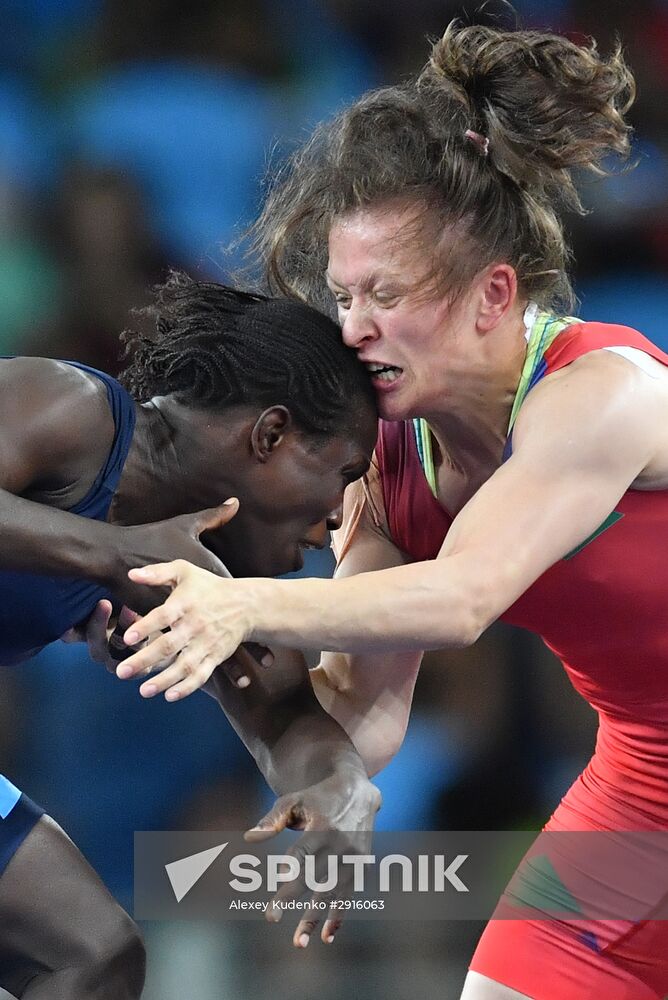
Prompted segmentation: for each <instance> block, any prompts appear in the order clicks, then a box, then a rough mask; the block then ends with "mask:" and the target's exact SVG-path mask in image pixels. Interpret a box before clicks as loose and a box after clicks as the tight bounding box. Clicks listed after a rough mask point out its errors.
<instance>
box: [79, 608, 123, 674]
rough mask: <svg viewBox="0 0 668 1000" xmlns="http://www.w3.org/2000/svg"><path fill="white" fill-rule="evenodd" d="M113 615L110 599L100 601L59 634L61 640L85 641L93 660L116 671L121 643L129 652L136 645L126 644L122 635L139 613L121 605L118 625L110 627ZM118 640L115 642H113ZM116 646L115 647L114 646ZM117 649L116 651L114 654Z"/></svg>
mask: <svg viewBox="0 0 668 1000" xmlns="http://www.w3.org/2000/svg"><path fill="white" fill-rule="evenodd" d="M111 615H112V604H111V601H99V602H98V604H97V606H96V607H95V609H94V611H92V612H91V614H90V616H89V617H88V618H87V619H86V620H85V621H83V622H81V623H80V624H79V625H76V626H75V627H74V628H70V629H68V630H67V632H65V633H64V635H62V636H61V637H60V638H61V640H62V642H85V643H86V644H87V645H88V655H89V656H90V658H91V660H93V662H94V663H101V664H102V666H104V667H105V668H106V669H107V670H108V671H109V672H110V673H112V674H114V673H116V667H117V666H118V661H119V659H120V658H121V657H119V655H118V652H119V651H120V646H121V645H122V646H123V647H124V649H125V651H126V652H127V654H128V655H131V654H132V652H133V650H134V647H130V646H125V643H123V640H122V638H121V636H122V635H123V633H124V632H126V631H127V629H128V628H129V627H130V626H131V625H132V624H133V623H134V622H135V621H136V620H137V618H138V617H139V615H138V614H137V613H136V612H135V611H131V610H130V608H126V607H123V608H121V611H120V614H119V616H118V622H117V625H116V628H115V629H113V631H112V629H111V628H110V627H109V623H110V621H111ZM114 640H115V642H114ZM114 647H115V648H114ZM114 653H116V655H114Z"/></svg>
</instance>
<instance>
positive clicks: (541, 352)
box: [413, 306, 580, 496]
mask: <svg viewBox="0 0 668 1000" xmlns="http://www.w3.org/2000/svg"><path fill="white" fill-rule="evenodd" d="M530 309H531V307H530ZM533 314H534V315H533V316H532V323H531V326H530V327H529V330H528V343H527V353H526V358H525V360H524V365H523V367H522V374H521V375H520V381H519V385H518V387H517V392H516V393H515V400H514V402H513V408H512V410H511V413H510V420H509V421H508V433H507V437H508V439H510V436H511V434H512V430H513V427H514V425H515V420H516V418H517V414H518V413H519V409H520V406H521V405H522V403H523V402H524V398H525V396H526V394H527V393H528V391H529V389H531V388H532V386H534V385H535V384H536V382H537V381H538V380H539V379H540V378H541V377H542V375H543V374H544V372H545V367H546V366H545V352H546V351H547V349H548V347H549V346H550V344H551V343H552V341H553V340H554V339H555V337H557V335H558V334H560V333H561V332H562V331H563V330H565V329H566V328H567V327H569V326H572V325H573V324H574V323H579V322H580V320H578V319H575V318H574V317H572V316H553V315H552V314H551V313H545V312H538V311H537V309H536V307H535V306H534V307H533ZM527 322H528V321H527ZM413 428H414V431H415V442H416V445H417V450H418V455H419V457H420V465H421V466H422V470H423V472H424V475H425V478H426V480H427V482H428V483H429V488H430V490H431V492H432V493H433V494H434V496H438V486H437V483H436V468H435V466H434V455H433V450H432V436H431V430H430V427H429V424H428V423H427V421H426V420H424V419H423V418H422V417H418V418H417V419H415V420H413ZM504 457H505V456H504Z"/></svg>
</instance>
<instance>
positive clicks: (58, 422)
mask: <svg viewBox="0 0 668 1000" xmlns="http://www.w3.org/2000/svg"><path fill="white" fill-rule="evenodd" d="M113 437H114V422H113V417H112V414H111V410H110V408H109V403H108V400H107V393H106V388H105V386H104V384H103V383H102V382H101V381H100V380H99V379H97V378H96V377H95V376H94V375H92V374H90V373H88V372H85V371H82V370H81V369H79V368H74V367H72V366H71V365H68V364H66V363H64V362H61V361H52V360H50V359H48V358H24V357H21V358H7V359H3V360H0V464H1V466H2V482H0V486H2V487H3V488H4V489H8V490H10V491H12V492H23V491H25V490H26V488H28V487H29V486H30V485H33V484H40V485H44V486H45V487H48V486H49V485H53V486H54V487H55V488H57V487H58V486H61V485H64V484H67V483H69V482H71V481H72V480H74V479H78V478H80V477H81V476H83V477H85V476H86V470H87V468H88V465H89V464H90V465H91V467H94V466H98V467H99V465H100V459H101V457H103V456H105V455H106V454H107V453H108V451H109V448H110V446H111V443H112V441H113Z"/></svg>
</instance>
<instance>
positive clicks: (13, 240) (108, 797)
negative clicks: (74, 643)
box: [0, 0, 668, 1000]
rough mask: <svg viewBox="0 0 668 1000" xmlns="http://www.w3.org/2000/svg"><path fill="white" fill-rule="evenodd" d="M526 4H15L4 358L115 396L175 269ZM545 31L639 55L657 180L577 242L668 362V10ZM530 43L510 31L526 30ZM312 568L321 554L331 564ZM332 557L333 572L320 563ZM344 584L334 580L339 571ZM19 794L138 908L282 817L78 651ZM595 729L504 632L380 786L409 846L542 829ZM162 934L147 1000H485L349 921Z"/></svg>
mask: <svg viewBox="0 0 668 1000" xmlns="http://www.w3.org/2000/svg"><path fill="white" fill-rule="evenodd" d="M502 6H503V5H502V4H495V3H494V2H492V3H487V4H486V5H485V8H484V13H479V12H478V13H476V10H477V8H479V7H480V4H473V3H471V4H461V3H452V2H447V0H445V2H444V0H441V2H437V0H412V2H410V3H408V2H406V0H318V2H314V0H275V2H273V3H272V2H270V0H188V2H187V3H183V2H178V3H177V2H173V0H134V2H133V3H132V4H129V3H126V2H122V0H106V2H105V0H0V352H1V353H3V354H45V355H48V356H52V357H64V358H72V359H77V360H81V361H84V362H87V363H89V364H93V365H96V366H98V367H101V368H104V369H105V370H107V371H110V372H112V373H115V372H117V371H118V369H119V367H120V351H119V342H118V334H119V332H120V331H121V330H122V329H123V328H124V327H126V326H128V325H129V323H130V322H131V318H130V315H129V310H130V308H131V307H132V306H140V305H141V304H142V303H143V302H145V300H146V289H147V287H148V286H149V285H150V284H151V283H152V282H153V281H155V280H156V279H159V278H160V277H161V276H163V275H164V273H165V271H166V269H167V268H168V267H169V266H170V265H178V266H180V267H184V268H185V269H187V270H189V271H190V272H191V273H193V274H196V275H201V276H209V277H211V278H213V279H219V280H223V279H225V277H226V276H227V275H229V274H230V273H231V272H232V271H233V269H234V267H236V266H237V265H238V264H239V259H238V254H235V253H234V252H229V251H228V249H227V248H228V247H229V245H230V244H231V243H232V242H233V241H234V240H235V239H236V238H238V236H239V235H240V233H241V232H242V231H243V226H244V224H245V223H247V222H248V221H249V220H250V219H251V218H252V217H253V214H254V212H255V211H256V209H257V206H258V204H259V202H260V200H261V197H262V183H263V177H264V176H265V174H266V171H267V169H268V167H269V166H270V164H271V163H274V164H275V163H278V162H280V160H281V157H282V156H284V155H285V153H286V151H287V150H289V149H290V147H291V145H292V144H294V143H295V142H297V141H299V140H300V138H301V137H303V136H304V135H305V134H306V132H307V130H308V128H309V127H310V126H311V125H312V124H313V123H314V122H316V121H317V120H319V119H321V118H323V117H325V116H327V115H328V114H329V113H331V112H332V111H334V110H336V109H337V108H338V107H339V106H340V105H341V104H342V103H344V102H346V101H348V100H350V99H351V98H353V97H355V96H356V95H357V94H359V93H360V92H361V91H363V90H365V89H367V88H369V87H371V86H374V85H376V84H380V83H383V82H390V81H395V80H397V79H398V78H400V77H402V76H403V75H405V74H407V73H409V72H412V71H414V70H416V69H417V68H419V66H420V65H421V63H422V62H423V61H424V59H425V57H426V53H427V44H426V37H427V35H436V34H438V33H439V32H440V31H441V30H442V29H443V28H444V26H445V24H446V23H447V22H448V20H449V19H450V18H451V17H453V16H456V15H461V16H463V17H465V18H468V19H477V20H489V19H490V18H493V17H494V16H495V14H496V13H498V11H499V10H500V9H501V8H502ZM514 7H515V10H516V11H517V14H518V16H519V18H520V19H521V21H522V22H523V23H524V24H525V25H527V26H537V27H547V28H552V29H555V30H558V31H561V32H565V33H567V34H569V35H570V36H571V37H573V38H575V39H579V38H585V37H587V36H589V35H593V36H595V37H596V38H597V39H598V41H599V45H600V46H601V47H602V48H604V49H605V48H607V47H609V45H610V44H611V43H612V41H613V38H614V36H615V35H616V34H619V35H620V36H621V38H622V39H623V41H624V45H625V49H626V52H627V55H628V59H629V61H630V64H631V66H632V67H633V69H634V70H635V72H636V74H637V78H638V84H639V99H638V102H637V105H636V108H635V110H634V112H632V121H633V122H634V124H635V127H636V147H635V156H636V159H637V161H638V165H637V168H636V170H635V171H633V172H631V173H628V174H625V175H623V176H619V177H616V178H615V179H613V180H608V181H607V182H596V183H593V182H591V181H588V182H587V185H586V189H585V190H586V193H585V202H586V204H587V205H588V207H589V208H591V209H592V210H593V214H592V215H590V216H588V217H585V218H584V219H579V218H569V219H568V220H567V225H568V229H569V231H570V232H571V234H572V239H573V243H574V247H575V256H576V265H575V276H576V289H577V293H578V296H579V298H580V303H581V306H580V313H581V315H582V316H583V317H585V318H587V319H600V320H611V319H614V320H615V321H616V322H621V323H624V322H628V323H629V324H632V325H634V326H637V327H638V328H639V329H640V330H642V331H643V332H644V333H646V334H648V335H649V336H650V337H651V338H652V339H653V340H655V341H656V342H657V343H658V344H659V345H660V346H662V347H663V348H664V350H666V349H668V329H666V324H665V303H666V302H667V301H668V0H634V2H633V3H631V2H629V0H542V2H538V0H536V2H534V0H515V3H514ZM506 17H507V14H506ZM312 555H313V554H312ZM317 555H318V554H316V556H317ZM330 569H331V567H330V563H329V561H328V559H327V558H325V559H323V558H322V557H320V558H319V559H318V558H315V556H314V560H312V561H311V562H310V563H309V564H308V567H307V571H308V572H310V573H322V574H325V573H328V572H330ZM0 687H1V697H0V718H1V720H2V721H1V724H0V770H2V771H4V772H5V773H6V774H7V775H8V776H9V777H11V778H12V779H13V780H14V781H15V782H16V783H17V784H18V785H20V786H21V787H22V788H25V790H26V791H27V793H28V794H29V795H31V796H32V797H34V798H35V799H36V800H37V801H38V802H40V803H41V804H43V805H44V806H45V807H46V809H47V810H48V811H49V812H50V813H51V814H52V815H53V816H55V817H56V818H57V819H58V820H59V822H60V823H61V824H62V825H63V826H64V827H65V828H66V829H67V830H68V832H69V833H70V834H71V835H72V837H73V838H74V839H75V841H76V842H77V844H78V845H79V846H80V847H81V849H82V850H83V852H84V853H85V854H86V856H87V857H88V858H89V860H90V861H91V862H92V864H93V865H94V866H95V867H96V869H97V870H98V871H99V872H100V874H101V875H102V877H103V878H104V879H105V881H106V882H107V884H108V885H109V887H110V888H111V889H112V891H113V892H114V893H115V894H116V895H117V897H118V898H119V899H120V900H121V902H122V903H123V904H124V905H125V906H128V907H130V906H131V891H132V835H133V831H134V830H150V829H154V830H159V829H220V830H224V829H244V828H246V827H248V826H250V825H252V823H253V821H254V820H256V819H257V818H259V816H260V815H261V813H262V812H263V811H264V810H265V809H266V808H267V807H268V805H269V803H270V802H271V795H270V794H269V792H268V790H267V789H266V788H265V787H264V786H263V783H262V782H261V780H260V779H259V778H258V776H257V774H256V772H255V768H254V765H253V764H252V762H251V761H250V758H248V756H247V754H246V752H245V750H244V748H243V747H242V746H241V745H240V744H239V743H238V741H237V739H236V737H235V736H234V734H233V733H232V731H231V730H230V728H229V727H228V726H227V724H226V721H225V719H224V717H223V716H222V714H221V713H220V712H219V710H218V709H217V707H216V706H214V705H213V703H211V702H210V701H209V699H207V698H206V697H204V696H203V695H200V694H198V695H195V696H194V697H193V698H191V699H188V700H187V701H186V702H184V703H182V704H177V705H167V704H166V703H164V702H161V703H158V702H157V701H156V702H150V703H144V702H142V700H141V699H140V698H139V696H138V694H137V693H136V690H135V688H134V687H132V686H128V685H125V684H121V683H120V682H118V681H116V680H115V679H114V678H113V677H110V676H108V675H106V674H105V673H104V671H102V670H101V669H99V668H97V667H95V666H93V665H92V664H91V663H89V662H88V661H87V659H86V656H85V653H84V651H83V649H81V650H79V649H77V648H74V649H73V648H72V647H71V646H64V645H56V646H53V647H51V648H50V649H49V650H47V651H46V652H45V653H43V654H42V655H41V656H40V657H38V658H37V659H36V660H35V661H34V662H33V663H31V664H29V665H27V666H22V667H20V668H16V669H11V670H9V669H5V670H3V671H2V672H1V673H0ZM593 732H594V720H593V717H592V715H591V713H590V711H589V710H588V709H587V708H586V706H584V705H582V704H581V703H580V701H579V699H578V698H577V696H576V695H575V694H574V692H572V691H571V690H570V688H569V686H568V684H567V682H566V680H565V678H564V677H563V676H562V675H561V672H560V669H559V667H558V666H557V665H556V664H555V663H554V662H553V661H552V660H551V658H550V656H549V655H548V654H547V653H546V652H545V651H544V650H543V649H542V648H541V646H540V644H539V643H538V642H537V641H533V640H532V639H531V637H528V636H524V635H520V634H517V633H513V632H511V630H510V629H508V628H498V629H493V630H492V631H491V632H490V633H489V634H488V635H487V636H486V637H484V638H483V640H481V641H480V642H479V643H478V645H477V646H476V647H475V648H474V649H472V650H469V651H467V652H466V653H465V654H460V655H448V656H442V655H431V656H430V657H428V660H427V662H426V664H425V668H424V670H423V673H422V675H421V680H420V684H419V686H418V692H417V698H416V707H415V713H414V718H413V721H412V725H411V728H410V731H409V735H408V738H407V741H406V744H405V747H404V749H403V751H402V752H401V754H400V755H399V757H398V758H397V759H396V760H395V762H394V763H393V764H392V765H391V766H390V767H389V768H388V769H387V771H386V772H385V773H384V774H383V775H381V776H380V778H379V781H378V783H379V785H380V786H381V788H382V790H383V794H384V799H385V805H384V807H383V810H382V813H381V814H380V826H381V827H382V828H383V829H429V828H436V829H448V828H451V829H510V828H515V827H519V826H521V827H525V828H537V827H538V826H539V825H540V824H541V823H542V822H544V820H545V819H546V818H547V816H548V815H549V812H550V810H551V809H552V808H553V807H554V806H555V805H556V803H557V801H558V799H559V796H560V795H561V794H562V793H563V792H564V791H565V789H566V788H567V787H568V784H569V783H570V781H571V780H572V778H573V777H574V776H575V774H576V773H577V771H578V769H580V768H581V766H582V765H583V764H584V763H585V762H586V759H587V756H588V753H589V751H590V749H591V748H592V746H593V743H592V740H593ZM292 930H293V927H292V925H291V921H290V920H287V919H286V920H284V922H283V925H281V926H280V927H265V926H264V925H263V924H261V923H258V924H257V925H255V924H248V923H239V924H232V923H227V924H217V925H194V924H186V923H183V924H179V925H176V924H163V925H157V924H156V925H150V926H145V931H146V935H147V943H148V948H149V978H148V985H147V988H146V993H145V996H146V998H147V1000H184V998H188V1000H190V998H192V1000H213V998H217V1000H225V998H228V997H230V998H231V997H234V998H239V997H248V996H251V995H252V996H256V997H258V996H259V997H265V996H270V995H271V997H272V998H273V1000H284V998H288V997H290V998H292V997H294V996H304V997H310V996H313V997H315V996H317V997H318V998H321V1000H330V998H336V997H344V996H346V997H354V998H365V1000H366V998H369V1000H372V998H376V997H378V998H380V997H383V998H385V997H387V996H389V995H392V996H396V997H408V996H421V997H422V996H424V997H427V996H429V997H432V996H434V997H435V996H438V997H440V998H441V1000H450V998H455V997H458V996H459V988H460V986H461V983H462V980H463V977H464V973H465V968H466V962H467V958H468V956H469V955H470V953H471V951H472V948H473V944H474V941H475V939H476V937H477V935H478V933H479V932H480V927H479V926H478V925H475V926H471V925H466V924H427V923H424V924H409V923H406V924H398V923H387V924H384V925H383V924H373V925H371V924H369V925H366V924H364V923H363V922H355V923H353V922H352V921H351V922H349V924H348V926H346V927H345V928H344V930H343V931H342V932H341V934H340V937H339V938H338V939H337V943H336V945H335V946H334V947H333V948H325V947H323V946H321V945H320V944H319V942H315V941H314V942H313V943H312V944H311V946H310V947H309V949H308V951H307V952H306V953H301V952H299V953H297V952H295V951H294V950H293V949H292V948H291V945H290V940H289V939H290V936H291V934H292Z"/></svg>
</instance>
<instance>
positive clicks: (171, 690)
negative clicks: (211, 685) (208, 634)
mask: <svg viewBox="0 0 668 1000" xmlns="http://www.w3.org/2000/svg"><path fill="white" fill-rule="evenodd" d="M217 666H218V654H217V653H216V652H215V651H214V652H212V653H209V654H205V655H202V653H200V652H198V651H195V652H194V653H193V654H192V655H191V652H190V647H189V648H188V649H187V650H186V651H185V652H183V653H181V654H179V656H177V657H176V659H175V660H174V662H173V663H172V664H171V666H169V667H167V668H166V669H165V670H163V671H161V672H160V673H159V674H155V675H154V676H153V677H151V678H150V679H149V680H147V681H145V683H144V684H142V686H141V687H140V688H139V693H140V694H141V696H142V697H143V698H153V697H155V695H156V694H162V693H163V692H164V695H165V698H166V699H167V701H179V699H181V698H186V697H187V696H188V695H189V694H192V693H193V692H194V691H197V690H198V689H199V688H201V687H202V685H203V684H206V682H207V681H208V679H209V677H210V676H211V674H212V673H213V672H214V670H215V669H216V667H217Z"/></svg>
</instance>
